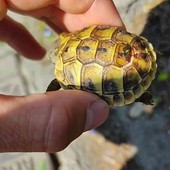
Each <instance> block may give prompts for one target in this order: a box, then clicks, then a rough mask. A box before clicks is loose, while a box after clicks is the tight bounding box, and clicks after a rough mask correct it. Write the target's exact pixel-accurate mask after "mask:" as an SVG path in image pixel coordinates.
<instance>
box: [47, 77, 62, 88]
mask: <svg viewBox="0 0 170 170" xmlns="http://www.w3.org/2000/svg"><path fill="white" fill-rule="evenodd" d="M60 88H61V86H60V84H59V82H58V81H57V80H56V79H54V80H52V81H51V83H50V84H49V85H48V87H47V90H46V91H56V90H59V89H60Z"/></svg>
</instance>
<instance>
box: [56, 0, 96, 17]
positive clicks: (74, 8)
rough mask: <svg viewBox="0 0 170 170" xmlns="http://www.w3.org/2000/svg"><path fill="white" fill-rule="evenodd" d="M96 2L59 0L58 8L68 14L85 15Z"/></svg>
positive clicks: (89, 0)
mask: <svg viewBox="0 0 170 170" xmlns="http://www.w3.org/2000/svg"><path fill="white" fill-rule="evenodd" d="M94 1H95V0H59V1H58V3H57V7H58V8H60V9H61V10H63V11H64V12H66V13H72V14H81V13H85V12H86V11H87V10H88V9H89V8H90V7H91V5H92V4H93V2H94Z"/></svg>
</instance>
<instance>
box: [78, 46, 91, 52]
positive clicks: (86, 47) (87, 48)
mask: <svg viewBox="0 0 170 170" xmlns="http://www.w3.org/2000/svg"><path fill="white" fill-rule="evenodd" d="M80 49H81V50H83V51H84V52H87V51H89V50H90V47H88V46H82V47H80Z"/></svg>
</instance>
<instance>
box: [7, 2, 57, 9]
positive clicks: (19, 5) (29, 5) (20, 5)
mask: <svg viewBox="0 0 170 170" xmlns="http://www.w3.org/2000/svg"><path fill="white" fill-rule="evenodd" d="M56 1H57V0H38V1H35V0H6V3H7V5H8V6H9V7H10V8H12V9H16V10H23V11H30V10H35V9H39V8H43V7H46V6H48V5H51V4H55V3H56Z"/></svg>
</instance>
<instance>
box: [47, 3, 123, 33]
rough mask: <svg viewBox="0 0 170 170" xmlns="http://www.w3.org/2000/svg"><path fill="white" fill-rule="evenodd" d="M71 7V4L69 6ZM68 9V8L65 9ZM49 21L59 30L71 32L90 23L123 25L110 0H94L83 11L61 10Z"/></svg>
mask: <svg viewBox="0 0 170 170" xmlns="http://www.w3.org/2000/svg"><path fill="white" fill-rule="evenodd" d="M69 7H70V9H72V5H70V6H69ZM67 10H69V9H67ZM49 19H50V21H51V22H53V23H54V24H55V25H57V26H58V27H59V28H60V29H61V30H64V31H69V32H73V31H76V30H80V29H82V28H84V27H88V26H90V25H114V26H120V27H122V26H124V24H123V22H122V20H121V18H120V16H119V13H118V11H117V9H116V7H115V5H114V3H113V1H112V0H107V1H106V0H105V1H104V0H95V1H94V2H93V3H92V4H91V6H90V7H89V9H88V10H87V11H86V12H85V13H81V14H70V13H65V12H63V11H62V10H59V9H58V11H57V12H56V15H55V14H54V15H53V16H51V17H50V18H49Z"/></svg>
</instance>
